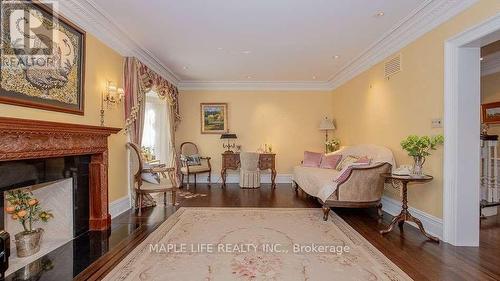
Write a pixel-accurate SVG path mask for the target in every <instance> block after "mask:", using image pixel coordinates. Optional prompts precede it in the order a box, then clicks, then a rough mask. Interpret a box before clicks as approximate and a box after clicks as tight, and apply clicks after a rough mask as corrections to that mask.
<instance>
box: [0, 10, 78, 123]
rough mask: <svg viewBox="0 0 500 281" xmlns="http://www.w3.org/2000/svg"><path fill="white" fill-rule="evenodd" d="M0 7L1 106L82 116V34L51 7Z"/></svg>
mask: <svg viewBox="0 0 500 281" xmlns="http://www.w3.org/2000/svg"><path fill="white" fill-rule="evenodd" d="M0 5H1V13H2V14H1V17H0V18H1V22H0V24H1V27H2V28H1V30H2V32H1V39H2V41H1V42H2V46H1V48H0V50H1V56H0V66H1V69H0V103H5V104H12V105H18V106H24V107H31V108H38V109H43V110H51V111H59V112H65V113H71V114H78V115H83V114H84V92H85V91H84V78H85V31H83V30H82V29H80V28H79V27H78V26H76V25H75V24H73V23H72V22H70V21H69V20H67V19H66V18H64V17H63V16H60V15H58V14H57V13H56V11H54V7H53V6H52V5H51V4H50V3H48V4H41V3H39V2H35V1H33V2H31V1H1V2H0ZM55 7H57V6H55ZM27 15H29V16H27ZM13 23H15V24H13Z"/></svg>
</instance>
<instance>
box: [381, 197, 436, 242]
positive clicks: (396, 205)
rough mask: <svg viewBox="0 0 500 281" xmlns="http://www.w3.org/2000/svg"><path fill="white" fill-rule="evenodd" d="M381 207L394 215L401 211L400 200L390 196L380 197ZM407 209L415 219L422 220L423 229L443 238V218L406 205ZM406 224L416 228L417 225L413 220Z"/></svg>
mask: <svg viewBox="0 0 500 281" xmlns="http://www.w3.org/2000/svg"><path fill="white" fill-rule="evenodd" d="M382 205H383V207H382V209H383V210H384V211H385V212H387V213H389V214H391V215H393V216H395V215H397V214H399V212H401V201H397V200H394V199H392V198H390V197H387V196H383V197H382ZM408 211H410V213H411V214H412V215H413V216H414V217H416V218H417V219H419V220H421V221H422V224H423V225H424V228H425V230H426V231H427V232H428V233H429V234H431V235H434V236H437V237H439V239H442V238H443V220H442V219H440V218H436V217H435V216H432V215H429V214H427V213H426V212H422V211H420V210H419V209H415V208H413V207H408ZM406 223H407V224H409V225H411V226H413V227H415V228H418V227H417V225H416V224H415V223H413V222H406Z"/></svg>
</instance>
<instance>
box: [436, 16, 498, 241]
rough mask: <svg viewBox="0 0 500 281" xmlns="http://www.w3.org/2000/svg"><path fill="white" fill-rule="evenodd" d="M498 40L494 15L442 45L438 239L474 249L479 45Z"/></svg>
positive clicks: (477, 194)
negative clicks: (440, 219) (440, 220)
mask: <svg viewBox="0 0 500 281" xmlns="http://www.w3.org/2000/svg"><path fill="white" fill-rule="evenodd" d="M499 36H500V16H495V17H493V18H491V19H489V20H487V21H485V22H483V23H482V24H480V25H478V26H476V27H474V28H471V29H469V30H467V31H465V32H463V33H461V34H459V35H457V36H455V37H453V38H451V39H449V40H448V41H446V43H445V94H444V134H445V145H444V190H443V193H444V194H443V195H444V196H443V240H444V241H445V242H448V243H450V244H452V245H455V246H479V201H480V189H479V188H478V186H479V182H480V139H479V135H480V131H481V126H480V123H481V119H480V106H481V99H480V85H481V82H480V81H481V80H480V79H481V71H480V70H481V64H480V63H481V61H480V57H481V47H483V46H485V45H488V44H490V43H492V42H494V41H496V40H498V38H500V37H499Z"/></svg>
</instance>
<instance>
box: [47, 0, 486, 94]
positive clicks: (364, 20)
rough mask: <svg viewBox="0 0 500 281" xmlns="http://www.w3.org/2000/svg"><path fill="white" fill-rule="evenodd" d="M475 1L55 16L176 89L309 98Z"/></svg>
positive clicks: (89, 6) (200, 5)
mask: <svg viewBox="0 0 500 281" xmlns="http://www.w3.org/2000/svg"><path fill="white" fill-rule="evenodd" d="M41 1H42V2H44V1H52V0H41ZM478 1H479V0H404V1H403V0H252V1H242V0H210V1H207V0H182V1H179V0H177V1H174V0H142V1H137V0H57V2H58V11H59V13H61V14H62V15H64V16H66V17H67V18H69V19H71V21H73V22H74V23H75V24H77V25H79V26H80V27H81V28H83V29H84V30H86V31H87V32H89V33H91V34H92V35H94V36H96V37H97V38H98V39H100V40H101V41H103V42H104V43H105V44H107V45H108V46H110V47H111V48H113V49H114V50H116V51H118V52H119V53H120V54H122V55H123V56H133V57H137V58H138V59H139V60H141V61H142V62H143V63H145V64H146V65H148V66H149V67H150V68H151V69H153V70H154V71H155V72H157V73H159V74H160V75H161V76H163V77H164V78H166V79H168V80H169V81H170V82H172V83H174V84H175V85H177V86H178V87H179V89H181V90H312V91H316V90H317V91H330V90H333V89H335V88H337V87H339V86H340V85H342V84H343V83H345V82H347V81H349V80H350V79H352V78H354V77H355V76H356V75H359V74H360V73H362V72H363V71H365V70H367V69H369V68H370V67H371V66H373V65H374V64H377V63H379V62H381V61H383V60H384V59H386V58H387V57H389V56H391V55H393V54H395V53H396V52H397V51H398V50H400V49H401V48H403V47H404V46H406V45H408V44H409V43H411V42H412V41H414V40H416V39H417V38H418V37H420V36H422V35H423V34H425V33H426V32H428V31H430V30H432V29H434V28H435V27H437V26H439V25H440V24H442V23H444V22H446V21H447V20H449V19H450V18H452V17H453V16H455V15H457V14H459V13H460V12H462V11H463V10H465V9H467V8H468V7H470V6H471V5H473V4H474V3H476V2H478ZM380 12H383V15H382V16H380V15H379V16H377V14H378V13H380ZM336 56H338V57H336Z"/></svg>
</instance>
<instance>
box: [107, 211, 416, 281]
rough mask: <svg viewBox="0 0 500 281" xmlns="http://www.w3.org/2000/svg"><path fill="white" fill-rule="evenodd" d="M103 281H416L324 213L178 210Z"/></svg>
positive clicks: (336, 217) (352, 231)
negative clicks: (327, 218) (324, 216)
mask: <svg viewBox="0 0 500 281" xmlns="http://www.w3.org/2000/svg"><path fill="white" fill-rule="evenodd" d="M104 280H287V281H288V280H343V281H345V280H392V281H396V280H411V279H410V277H408V276H407V275H406V274H405V273H404V272H403V271H402V270H401V269H399V268H398V267H397V266H396V265H394V264H393V263H392V262H391V261H390V260H389V259H388V258H387V257H385V256H384V255H383V254H382V253H381V252H379V251H378V250H377V249H376V248H375V247H374V246H373V245H371V244H370V243H369V242H368V241H367V240H365V239H364V238H363V237H362V236H361V235H360V234H359V233H357V232H356V231H355V230H354V229H352V228H351V227H350V226H349V225H348V224H347V223H346V222H344V221H343V220H342V219H341V218H340V217H338V216H337V215H336V214H334V213H331V215H330V219H329V220H328V221H323V220H322V211H321V209H254V208H181V209H179V210H178V211H177V212H176V213H175V214H174V215H172V216H171V217H169V218H168V219H167V220H166V221H165V222H164V223H163V224H162V225H161V226H159V228H158V229H156V230H155V231H154V232H153V233H152V234H151V235H149V236H148V237H147V238H146V240H144V241H143V242H142V243H141V244H140V245H139V246H137V247H136V248H135V249H134V250H133V251H132V252H131V253H130V254H129V255H128V256H127V257H126V258H125V259H124V260H122V261H121V262H120V264H119V265H117V266H116V267H115V268H114V269H113V270H112V271H111V272H110V273H109V274H108V275H107V276H106V277H105V278H104Z"/></svg>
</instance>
